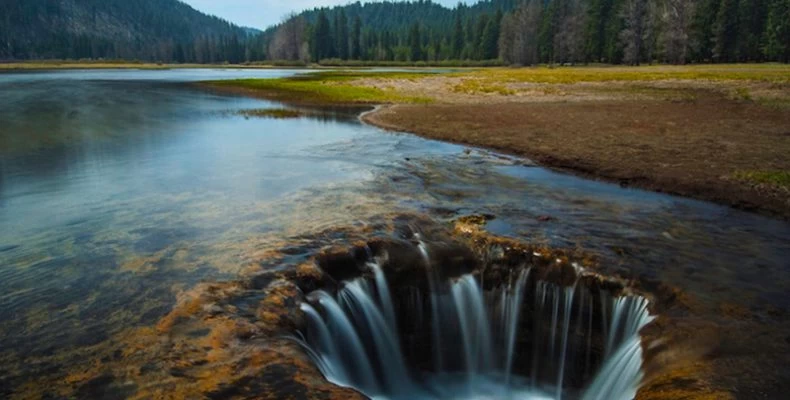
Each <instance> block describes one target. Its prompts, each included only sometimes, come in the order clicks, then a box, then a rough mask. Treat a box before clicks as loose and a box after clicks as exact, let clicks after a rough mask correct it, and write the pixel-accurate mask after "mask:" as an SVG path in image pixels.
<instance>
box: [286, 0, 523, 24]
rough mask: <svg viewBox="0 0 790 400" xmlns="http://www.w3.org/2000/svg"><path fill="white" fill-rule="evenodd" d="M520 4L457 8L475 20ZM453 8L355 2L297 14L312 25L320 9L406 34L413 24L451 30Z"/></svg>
mask: <svg viewBox="0 0 790 400" xmlns="http://www.w3.org/2000/svg"><path fill="white" fill-rule="evenodd" d="M521 1H522V0H483V1H479V2H477V3H474V4H472V5H465V4H463V3H459V5H460V6H461V8H460V9H461V12H462V13H463V16H464V18H467V17H468V18H476V17H479V16H480V15H483V14H492V15H493V14H495V13H496V12H497V10H500V11H502V12H508V11H510V10H512V9H514V8H516V7H517V6H518V5H519V4H521ZM456 8H457V7H456ZM456 8H448V7H445V6H443V5H441V4H438V3H433V2H431V1H429V0H417V1H382V2H371V3H361V2H359V1H357V2H355V3H350V4H347V5H342V6H336V7H332V8H314V9H312V10H306V11H304V12H302V13H301V14H299V15H301V16H303V17H305V18H306V20H307V21H308V22H309V23H311V24H312V23H315V21H316V18H317V17H318V14H319V12H320V11H321V10H325V11H326V12H327V14H328V15H329V16H330V17H333V16H334V15H335V14H338V13H340V12H341V11H343V13H345V15H346V18H347V19H348V20H349V21H353V20H354V18H356V17H357V16H359V17H360V19H361V20H362V22H363V23H364V24H365V25H366V26H370V27H375V29H376V30H379V31H407V30H408V29H409V28H410V27H411V25H412V24H414V23H415V22H420V23H421V24H423V25H424V26H425V27H426V29H430V30H436V31H445V30H449V29H450V28H451V27H452V24H453V21H454V16H455V10H456ZM330 19H332V18H330Z"/></svg>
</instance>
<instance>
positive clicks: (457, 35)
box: [265, 0, 790, 65]
mask: <svg viewBox="0 0 790 400" xmlns="http://www.w3.org/2000/svg"><path fill="white" fill-rule="evenodd" d="M265 41H266V46H267V57H268V58H269V59H289V60H302V61H303V62H309V61H313V62H316V61H320V60H328V62H334V63H337V60H358V61H361V62H365V63H369V62H376V61H379V62H407V61H410V62H427V63H436V62H439V61H448V60H494V59H497V60H501V62H504V63H507V64H519V65H531V64H538V63H598V62H602V63H612V64H621V63H624V64H640V63H651V62H665V63H676V64H682V63H689V62H763V61H782V62H788V61H790V0H521V1H513V0H491V1H485V2H481V3H478V4H475V5H472V6H466V5H464V4H459V5H458V6H457V7H455V8H454V9H452V10H450V9H447V8H444V7H442V6H440V5H437V4H434V3H431V2H430V1H417V2H403V3H389V2H384V3H370V4H360V3H354V4H350V5H348V6H342V7H334V8H320V9H315V10H311V11H308V12H304V13H302V14H299V15H292V16H291V17H289V18H288V19H287V20H286V21H285V22H283V23H282V24H280V25H278V26H277V27H275V28H273V29H272V30H270V31H268V32H267V34H266V35H265Z"/></svg>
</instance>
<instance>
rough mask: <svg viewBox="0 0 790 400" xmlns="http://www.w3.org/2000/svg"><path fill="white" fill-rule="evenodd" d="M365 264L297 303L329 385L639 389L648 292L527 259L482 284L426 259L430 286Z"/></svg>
mask: <svg viewBox="0 0 790 400" xmlns="http://www.w3.org/2000/svg"><path fill="white" fill-rule="evenodd" d="M420 251H421V252H422V253H423V254H427V253H426V252H425V251H424V248H423V247H422V245H421V246H420ZM425 259H426V261H428V257H427V255H425ZM366 266H367V268H368V269H369V272H370V273H369V274H368V277H358V278H355V279H352V280H349V281H346V282H344V283H343V284H342V287H341V288H340V289H339V290H337V292H336V294H334V295H333V294H330V292H327V291H323V290H318V291H315V292H313V293H311V294H310V295H308V300H309V302H308V303H304V304H302V305H301V308H302V310H303V311H304V313H305V315H306V318H307V327H306V329H305V331H304V332H303V334H304V344H305V347H306V349H307V351H308V353H309V354H310V356H311V357H312V358H313V359H314V361H315V362H316V364H317V366H318V368H319V369H320V370H321V372H322V373H323V374H324V376H325V377H326V378H327V379H328V380H330V381H331V382H333V383H335V384H338V385H341V386H347V387H353V388H355V389H357V390H359V391H361V392H362V393H364V394H366V395H368V396H370V397H372V398H391V399H406V398H409V399H415V398H416V399H443V398H466V399H473V398H474V399H486V398H491V399H494V398H497V399H499V398H519V399H560V398H573V399H582V400H587V399H606V400H619V399H632V398H633V397H634V396H635V395H636V391H637V389H638V387H639V383H640V380H641V379H642V371H641V366H642V347H641V342H640V336H639V331H640V329H641V328H642V327H644V326H645V325H646V324H648V323H649V322H650V321H651V320H652V317H651V316H650V315H649V313H648V310H647V305H648V302H647V300H646V299H645V298H643V297H640V296H634V295H628V296H614V295H612V294H610V293H608V292H607V291H605V290H603V289H601V288H588V287H586V286H584V285H581V284H578V281H577V282H576V283H574V284H573V285H568V286H562V285H559V284H556V283H551V282H548V281H543V280H540V279H538V278H537V277H535V276H534V274H532V275H531V274H530V272H531V269H530V268H528V267H523V268H517V269H514V270H512V271H511V273H510V276H508V277H507V278H506V279H504V280H503V281H502V282H497V283H485V284H484V282H482V281H483V278H481V274H464V275H461V276H458V277H456V278H452V279H440V278H439V277H438V275H439V274H438V273H436V272H435V271H432V270H431V269H430V268H429V270H428V281H429V285H428V286H427V287H423V286H421V285H419V284H408V283H401V282H399V284H398V285H397V286H396V285H393V286H391V285H390V284H389V283H388V282H387V278H386V276H385V273H384V271H383V270H382V268H381V266H380V265H379V264H378V263H376V262H368V263H367V264H366Z"/></svg>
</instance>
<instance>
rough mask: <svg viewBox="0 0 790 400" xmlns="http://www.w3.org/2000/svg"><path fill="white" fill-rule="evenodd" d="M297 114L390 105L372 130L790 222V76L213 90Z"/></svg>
mask: <svg viewBox="0 0 790 400" xmlns="http://www.w3.org/2000/svg"><path fill="white" fill-rule="evenodd" d="M211 85H212V86H213V87H215V88H220V89H221V90H225V91H236V92H242V93H245V94H252V95H260V96H263V97H266V98H271V99H274V100H279V101H285V102H292V103H298V104H306V103H309V104H335V105H336V104H349V103H353V104H359V103H364V104H385V106H383V107H380V108H379V109H377V110H376V111H375V112H372V113H368V114H366V115H365V116H364V117H363V120H364V121H365V122H367V123H370V124H373V125H376V126H379V127H382V128H386V129H391V130H397V131H407V132H412V133H415V134H418V135H421V136H425V137H429V138H433V139H438V140H444V141H451V142H456V143H463V144H469V145H474V146H480V147H487V148H492V149H496V150H498V151H503V152H508V153H513V154H518V155H522V156H526V157H529V158H531V159H533V160H535V161H537V162H539V163H541V164H543V165H545V166H548V167H552V168H558V169H562V170H565V171H570V172H574V173H578V174H581V175H584V176H587V177H592V178H597V179H604V180H608V181H613V182H617V183H620V184H621V185H624V186H633V187H639V188H644V189H649V190H654V191H659V192H666V193H672V194H677V195H682V196H688V197H692V198H697V199H702V200H708V201H714V202H717V203H720V204H725V205H729V206H733V207H736V208H740V209H747V210H753V211H758V212H761V213H764V214H769V215H773V216H778V217H783V218H790V200H788V199H789V198H790V157H787V154H790V112H788V110H790V67H788V66H784V65H715V66H687V67H667V66H661V67H638V68H631V67H589V68H556V69H549V68H522V69H507V68H495V69H485V70H477V71H464V72H455V73H449V74H414V73H412V74H405V73H396V74H388V73H375V74H369V73H364V72H343V73H339V74H338V73H327V72H324V73H321V74H317V75H313V76H307V77H305V76H302V77H296V78H285V79H279V80H270V81H266V82H264V81H262V80H245V81H226V82H221V83H220V82H214V83H212V84H211Z"/></svg>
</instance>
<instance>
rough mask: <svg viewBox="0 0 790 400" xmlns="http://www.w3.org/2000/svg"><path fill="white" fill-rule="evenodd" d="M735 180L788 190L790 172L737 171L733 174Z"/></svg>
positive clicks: (789, 186) (789, 187)
mask: <svg viewBox="0 0 790 400" xmlns="http://www.w3.org/2000/svg"><path fill="white" fill-rule="evenodd" d="M735 178H736V179H738V180H741V181H746V182H751V183H758V184H767V185H771V186H776V187H781V188H785V189H790V171H739V172H736V173H735Z"/></svg>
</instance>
